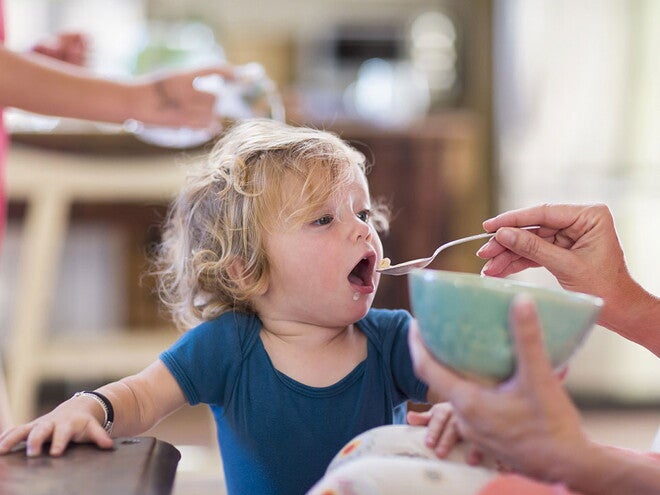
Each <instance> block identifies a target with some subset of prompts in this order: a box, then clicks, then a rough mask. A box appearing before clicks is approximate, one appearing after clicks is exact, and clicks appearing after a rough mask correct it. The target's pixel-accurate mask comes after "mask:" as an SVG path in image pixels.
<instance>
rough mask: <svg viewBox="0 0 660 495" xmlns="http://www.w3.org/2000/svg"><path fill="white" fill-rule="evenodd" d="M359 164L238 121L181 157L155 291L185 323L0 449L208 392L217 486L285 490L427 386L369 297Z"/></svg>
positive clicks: (374, 220) (399, 318)
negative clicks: (200, 157) (181, 181)
mask: <svg viewBox="0 0 660 495" xmlns="http://www.w3.org/2000/svg"><path fill="white" fill-rule="evenodd" d="M365 168H366V164H365V158H364V156H363V155H362V154H361V153H359V152H358V151H356V150H355V149H353V148H352V147H350V146H348V145H347V144H346V143H345V142H343V141H342V140H341V139H339V138H338V137H337V136H335V135H333V134H331V133H328V132H323V131H318V130H314V129H308V128H301V127H291V126H287V125H285V124H282V123H278V122H274V121H270V120H259V119H258V120H251V121H246V122H243V123H240V124H236V125H235V126H234V127H233V128H232V129H230V130H229V131H228V132H227V133H226V134H225V135H224V137H223V138H222V139H221V140H220V141H219V142H218V143H217V144H216V146H215V147H214V149H213V150H212V151H211V153H210V154H209V156H208V158H207V159H206V160H205V161H204V163H201V164H200V165H199V166H197V167H196V168H193V169H191V170H190V172H189V174H188V179H187V182H186V184H185V186H184V187H183V188H182V190H181V192H180V194H179V196H178V198H177V199H176V200H175V202H174V204H173V205H172V207H171V209H170V212H169V216H168V219H167V222H166V224H165V226H164V230H163V241H162V244H161V246H160V249H159V251H158V255H157V260H156V267H155V270H154V272H155V274H156V275H157V276H158V280H159V289H160V293H161V297H162V300H163V301H164V303H165V304H166V305H167V307H168V308H169V309H170V311H171V314H172V315H173V317H174V320H175V321H176V322H177V324H178V325H179V326H180V327H181V328H184V329H187V328H192V329H190V330H188V331H186V332H185V333H184V334H183V336H182V337H181V338H180V339H179V340H178V341H177V342H176V343H175V344H174V345H173V346H172V347H171V348H170V349H168V350H166V351H165V352H163V353H162V354H161V356H160V358H159V359H158V360H157V361H156V362H154V363H153V364H151V365H150V366H148V367H147V368H146V369H144V370H143V371H142V372H140V373H138V374H136V375H134V376H130V377H127V378H124V379H122V380H120V381H118V382H115V383H112V384H109V385H105V386H103V387H101V388H99V389H98V390H96V391H93V392H82V393H78V394H76V396H74V397H73V398H71V399H69V400H68V401H66V402H64V403H63V404H61V405H60V406H58V407H57V408H56V409H55V410H54V411H52V412H51V413H49V414H47V415H45V416H42V417H41V418H38V419H36V420H34V421H32V422H31V423H28V424H26V425H23V426H18V427H16V428H13V429H10V430H9V431H8V432H6V433H5V434H4V435H3V436H2V437H0V453H6V452H7V451H8V450H9V449H10V448H11V447H12V446H13V445H15V444H16V443H18V442H19V441H22V440H27V454H28V455H38V454H39V453H40V452H41V449H42V446H43V443H44V442H46V441H48V440H51V442H52V443H51V447H50V454H51V455H59V454H61V453H62V452H63V451H64V449H65V448H66V445H67V443H68V442H69V441H75V442H95V443H96V444H97V445H99V446H100V447H106V448H107V447H111V446H112V440H111V437H110V436H109V433H110V430H112V435H114V436H127V435H136V434H140V433H142V432H144V431H146V430H148V429H149V428H151V427H152V426H154V425H155V424H156V423H157V422H158V421H159V420H161V419H162V418H164V417H165V416H167V415H168V414H170V413H172V412H173V411H175V410H176V409H178V408H180V407H181V406H183V405H184V404H186V403H189V404H197V403H206V404H208V405H209V406H210V408H211V411H212V413H213V416H214V418H215V422H216V424H217V432H218V440H219V444H220V449H221V454H222V459H223V464H224V471H225V477H226V483H227V489H228V493H229V494H234V495H237V494H241V495H246V494H260V495H267V494H281V495H294V494H302V493H305V492H306V491H307V490H309V489H310V487H311V486H312V485H313V484H314V483H315V482H316V481H318V480H319V479H320V478H321V477H322V476H323V474H324V472H325V469H326V467H327V466H328V464H329V463H330V461H331V460H332V458H333V457H334V455H335V454H336V453H337V452H338V451H339V450H340V448H341V447H342V446H343V445H344V444H346V443H347V442H348V441H349V440H350V439H351V438H353V437H355V436H356V435H359V434H360V433H363V432H365V431H366V430H368V429H371V428H374V427H378V426H381V425H387V424H391V423H393V422H394V420H395V417H394V409H395V408H397V406H400V405H403V404H404V403H405V402H406V401H407V400H413V401H419V402H425V401H428V402H437V401H438V400H440V399H441V398H440V397H435V396H432V395H431V394H429V393H428V388H427V386H426V385H425V384H424V383H423V382H422V381H420V380H419V379H418V378H417V377H416V376H415V375H414V373H413V367H412V362H411V358H410V355H409V352H408V342H407V334H408V329H409V326H410V325H411V324H414V321H413V320H412V318H411V316H410V314H409V313H408V312H406V311H404V310H378V309H372V308H371V305H372V302H373V298H374V294H375V292H376V288H377V287H378V282H379V277H380V275H379V274H378V273H377V272H376V270H375V269H376V266H377V264H378V262H379V261H380V260H381V259H382V257H383V253H382V245H381V242H380V239H379V236H378V233H377V231H378V230H379V229H385V228H387V225H388V219H387V214H386V213H387V211H386V209H385V208H384V207H383V206H381V205H379V204H378V203H376V202H374V201H373V200H372V199H371V198H370V194H369V188H368V184H367V179H366V170H365ZM440 414H441V415H442V416H441V417H442V418H444V417H445V416H444V415H445V412H441V413H440ZM431 416H432V414H429V415H426V416H424V418H426V419H423V420H422V421H421V422H422V423H426V422H429V421H431V419H430V418H431ZM418 419H419V417H418ZM431 423H433V424H434V425H437V427H436V431H435V433H433V439H434V440H433V441H434V443H437V445H447V444H451V443H453V441H454V440H455V438H454V435H455V433H454V430H453V429H452V428H446V425H447V424H448V423H447V422H446V421H445V420H444V419H442V420H438V421H434V422H433V421H431ZM429 424H430V423H429ZM431 426H432V425H431V424H430V426H429V427H431Z"/></svg>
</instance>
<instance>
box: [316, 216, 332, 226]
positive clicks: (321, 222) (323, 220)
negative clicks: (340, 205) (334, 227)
mask: <svg viewBox="0 0 660 495" xmlns="http://www.w3.org/2000/svg"><path fill="white" fill-rule="evenodd" d="M332 220H333V218H332V216H330V215H323V216H322V217H321V218H317V219H316V220H314V222H313V223H314V225H328V224H329V223H331V222H332Z"/></svg>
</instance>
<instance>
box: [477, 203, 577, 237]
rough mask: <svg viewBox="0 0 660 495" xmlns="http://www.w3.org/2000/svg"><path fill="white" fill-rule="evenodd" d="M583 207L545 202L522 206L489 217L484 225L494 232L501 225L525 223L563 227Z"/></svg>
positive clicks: (515, 225) (554, 227) (514, 225)
mask: <svg viewBox="0 0 660 495" xmlns="http://www.w3.org/2000/svg"><path fill="white" fill-rule="evenodd" d="M583 208H584V205H572V204H553V205H550V204H545V205H539V206H532V207H529V208H520V209H517V210H511V211H507V212H504V213H501V214H499V215H497V216H495V217H493V218H489V219H488V220H486V221H484V222H483V227H484V229H485V230H486V231H487V232H494V231H496V230H498V229H499V228H501V227H517V226H518V227H522V226H525V225H540V226H541V227H542V228H545V227H549V228H552V229H563V228H566V227H568V226H569V225H571V224H572V223H573V222H574V221H575V219H576V218H577V217H578V214H579V212H580V211H581V210H582V209H583Z"/></svg>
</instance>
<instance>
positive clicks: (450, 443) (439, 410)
mask: <svg viewBox="0 0 660 495" xmlns="http://www.w3.org/2000/svg"><path fill="white" fill-rule="evenodd" d="M406 419H407V420H408V423H409V424H411V425H414V426H426V427H427V431H426V435H425V437H424V443H425V444H426V446H427V447H429V448H431V449H433V450H434V451H435V453H436V455H437V456H438V457H445V456H446V455H447V454H448V453H449V451H450V450H451V449H452V448H453V447H454V445H456V443H458V442H459V441H460V440H461V436H460V434H459V432H458V428H457V427H456V420H455V418H454V414H453V408H452V406H451V404H450V403H449V402H442V403H439V404H434V405H433V406H432V407H431V408H430V409H429V410H427V411H424V412H417V411H408V414H407V417H406Z"/></svg>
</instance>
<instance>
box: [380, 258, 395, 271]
mask: <svg viewBox="0 0 660 495" xmlns="http://www.w3.org/2000/svg"><path fill="white" fill-rule="evenodd" d="M390 266H392V260H390V259H389V258H383V259H382V260H380V261H379V262H378V269H379V270H385V269H386V268H389V267H390Z"/></svg>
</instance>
